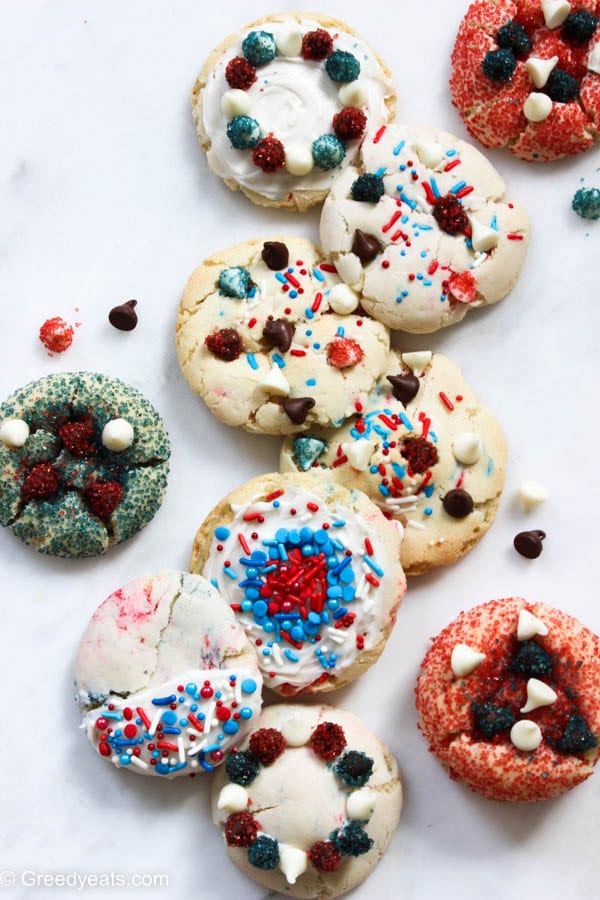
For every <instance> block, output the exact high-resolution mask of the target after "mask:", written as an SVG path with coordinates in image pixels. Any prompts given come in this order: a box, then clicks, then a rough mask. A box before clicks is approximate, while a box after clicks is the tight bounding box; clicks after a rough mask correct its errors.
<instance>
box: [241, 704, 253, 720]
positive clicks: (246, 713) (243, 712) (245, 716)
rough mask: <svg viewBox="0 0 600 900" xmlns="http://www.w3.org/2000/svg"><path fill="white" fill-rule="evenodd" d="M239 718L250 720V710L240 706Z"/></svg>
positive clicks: (247, 707)
mask: <svg viewBox="0 0 600 900" xmlns="http://www.w3.org/2000/svg"><path fill="white" fill-rule="evenodd" d="M240 718H241V719H251V718H252V710H251V709H250V707H249V706H242V708H241V709H240Z"/></svg>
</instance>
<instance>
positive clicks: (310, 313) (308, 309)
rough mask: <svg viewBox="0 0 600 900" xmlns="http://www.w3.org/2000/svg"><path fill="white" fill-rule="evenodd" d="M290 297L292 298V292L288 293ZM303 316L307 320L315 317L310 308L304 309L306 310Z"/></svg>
mask: <svg viewBox="0 0 600 900" xmlns="http://www.w3.org/2000/svg"><path fill="white" fill-rule="evenodd" d="M291 296H292V292H291V291H290V297H291ZM304 315H305V316H306V318H307V319H314V317H315V314H314V312H313V311H312V309H311V308H310V306H307V307H306V309H305V310H304Z"/></svg>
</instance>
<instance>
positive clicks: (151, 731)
mask: <svg viewBox="0 0 600 900" xmlns="http://www.w3.org/2000/svg"><path fill="white" fill-rule="evenodd" d="M162 714H163V711H162V709H159V710H158V711H157V712H156V713H155V714H154V718H153V719H152V722H151V723H150V728H149V729H148V734H154V733H155V731H156V729H157V728H158V723H159V722H160V717H161V716H162Z"/></svg>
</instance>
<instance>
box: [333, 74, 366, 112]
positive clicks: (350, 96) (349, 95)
mask: <svg viewBox="0 0 600 900" xmlns="http://www.w3.org/2000/svg"><path fill="white" fill-rule="evenodd" d="M338 97H339V98H340V103H341V104H342V106H351V107H353V108H354V109H357V108H358V107H359V106H365V104H366V102H367V99H368V93H367V89H366V87H365V85H364V84H363V83H362V81H351V82H350V83H349V84H344V85H342V87H341V88H340V89H339V91H338Z"/></svg>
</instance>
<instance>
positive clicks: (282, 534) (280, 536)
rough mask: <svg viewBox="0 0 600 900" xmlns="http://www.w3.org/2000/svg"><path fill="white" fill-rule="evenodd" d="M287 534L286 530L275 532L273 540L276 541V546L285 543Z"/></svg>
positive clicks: (279, 529) (281, 529) (280, 529)
mask: <svg viewBox="0 0 600 900" xmlns="http://www.w3.org/2000/svg"><path fill="white" fill-rule="evenodd" d="M288 534H289V532H288V530H287V528H278V529H277V531H276V532H275V540H276V541H277V543H278V544H281V543H283V542H284V541H287V539H288Z"/></svg>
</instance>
